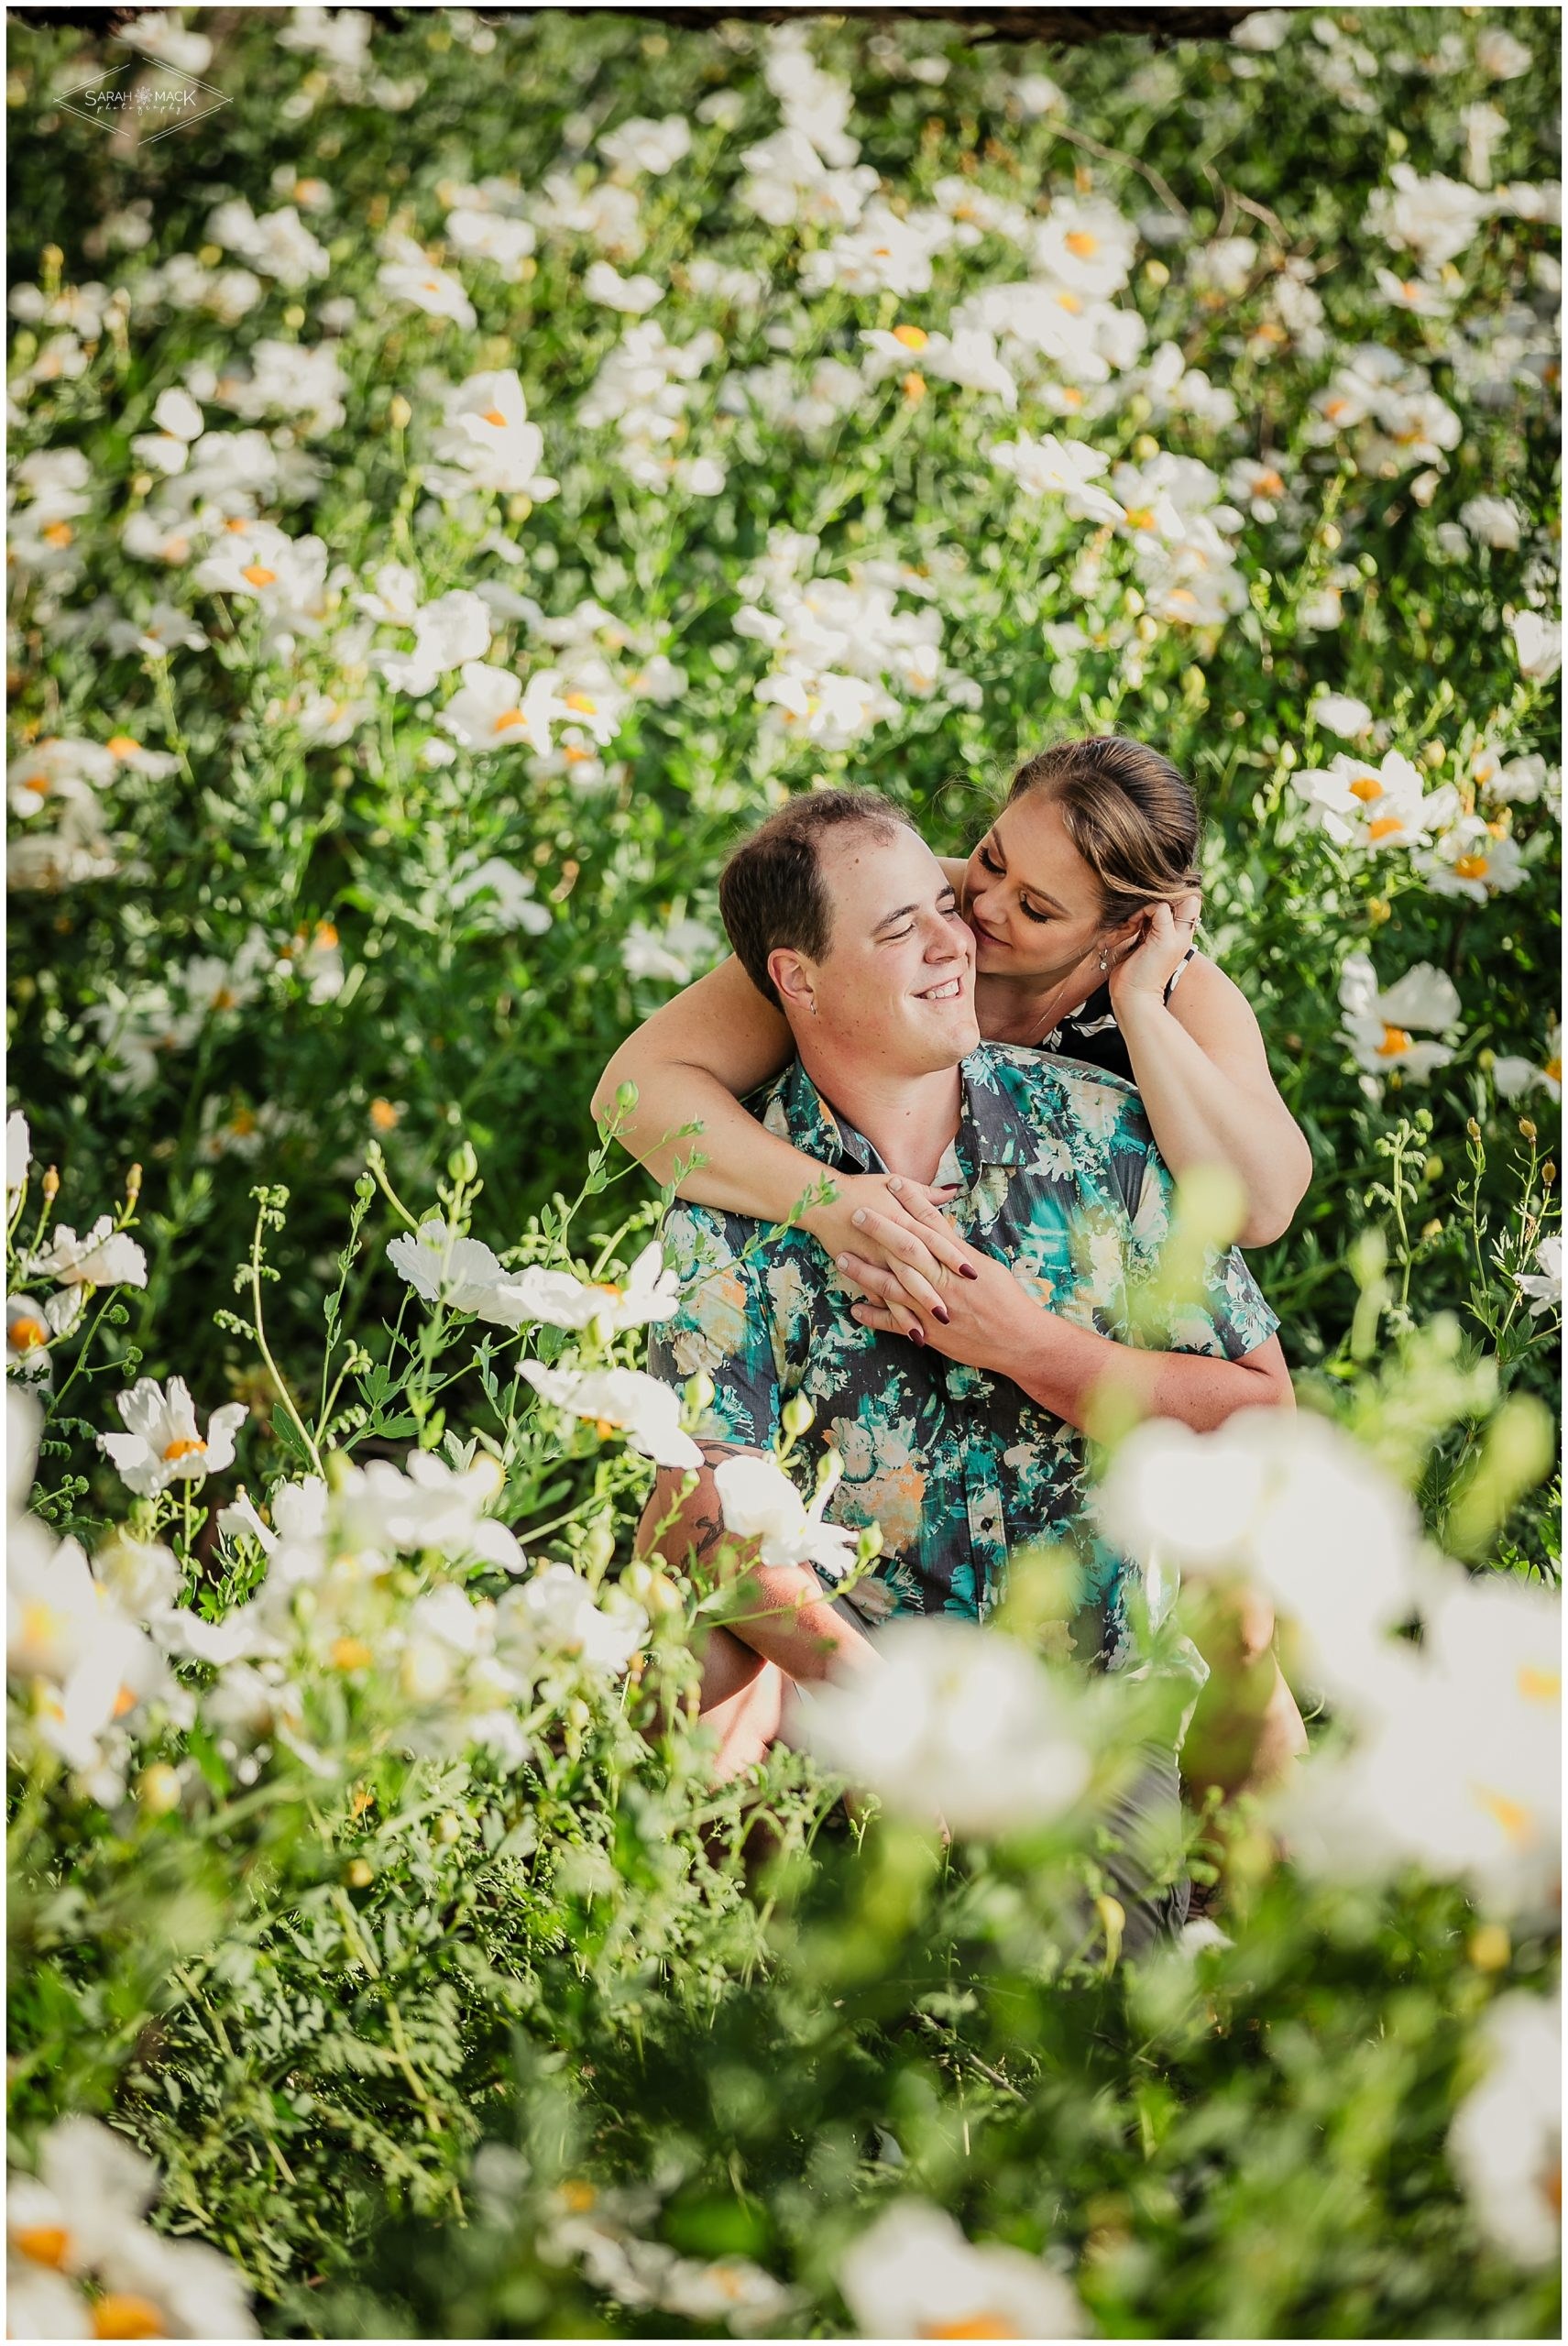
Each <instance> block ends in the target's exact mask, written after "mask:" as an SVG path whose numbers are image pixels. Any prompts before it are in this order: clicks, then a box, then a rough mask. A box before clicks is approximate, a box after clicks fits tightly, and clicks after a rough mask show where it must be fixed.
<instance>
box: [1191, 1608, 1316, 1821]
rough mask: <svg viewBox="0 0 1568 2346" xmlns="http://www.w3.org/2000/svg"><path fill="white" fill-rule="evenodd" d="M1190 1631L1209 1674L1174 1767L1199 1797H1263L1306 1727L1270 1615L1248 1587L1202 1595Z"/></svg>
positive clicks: (1300, 1745) (1300, 1744)
mask: <svg viewBox="0 0 1568 2346" xmlns="http://www.w3.org/2000/svg"><path fill="white" fill-rule="evenodd" d="M1193 1634H1194V1637H1195V1639H1196V1642H1197V1645H1198V1648H1199V1650H1200V1651H1201V1654H1202V1656H1203V1658H1204V1660H1205V1661H1207V1662H1208V1663H1209V1665H1210V1668H1211V1670H1212V1673H1213V1674H1212V1677H1211V1678H1210V1681H1209V1683H1208V1684H1207V1686H1205V1688H1204V1689H1203V1692H1202V1694H1201V1696H1200V1697H1199V1701H1198V1707H1197V1710H1196V1711H1195V1713H1194V1715H1193V1719H1192V1725H1191V1727H1190V1728H1189V1729H1188V1734H1187V1741H1186V1744H1185V1746H1184V1748H1183V1750H1182V1759H1181V1770H1182V1774H1183V1776H1184V1777H1185V1778H1186V1780H1187V1782H1188V1784H1189V1787H1190V1789H1191V1790H1193V1791H1195V1792H1199V1793H1200V1794H1201V1792H1203V1791H1204V1790H1205V1789H1206V1788H1207V1787H1208V1786H1209V1785H1211V1784H1213V1785H1217V1786H1218V1787H1219V1788H1220V1791H1221V1792H1222V1794H1223V1797H1224V1798H1225V1799H1226V1800H1227V1801H1229V1800H1233V1799H1234V1798H1236V1797H1237V1796H1238V1795H1239V1794H1241V1793H1243V1792H1251V1793H1257V1792H1267V1791H1269V1790H1270V1789H1271V1788H1272V1787H1273V1786H1275V1785H1276V1784H1277V1783H1278V1782H1279V1781H1280V1780H1281V1779H1282V1778H1283V1777H1284V1776H1285V1775H1286V1774H1287V1773H1288V1770H1289V1769H1290V1766H1291V1763H1292V1761H1294V1760H1296V1759H1301V1758H1302V1757H1304V1755H1305V1753H1306V1750H1307V1729H1306V1727H1305V1725H1304V1724H1303V1721H1302V1718H1301V1714H1300V1711H1299V1709H1298V1707H1297V1704H1296V1698H1295V1696H1294V1695H1293V1694H1291V1692H1290V1689H1289V1687H1288V1684H1287V1683H1286V1680H1285V1674H1284V1672H1282V1671H1281V1669H1280V1667H1279V1663H1278V1661H1277V1658H1276V1655H1275V1651H1274V1611H1273V1607H1272V1606H1270V1605H1269V1604H1268V1602H1267V1601H1266V1598H1264V1597H1262V1596H1260V1595H1258V1594H1257V1592H1256V1591H1255V1590H1254V1589H1235V1588H1216V1589H1213V1590H1211V1591H1208V1592H1205V1593H1203V1595H1202V1596H1201V1602H1200V1606H1199V1612H1198V1617H1197V1619H1196V1621H1195V1623H1194V1629H1193Z"/></svg>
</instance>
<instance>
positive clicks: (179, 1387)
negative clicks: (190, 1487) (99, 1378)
mask: <svg viewBox="0 0 1568 2346" xmlns="http://www.w3.org/2000/svg"><path fill="white" fill-rule="evenodd" d="M115 1406H116V1408H117V1409H118V1410H119V1412H120V1415H121V1417H122V1418H123V1419H124V1420H125V1421H126V1428H127V1431H126V1432H125V1433H101V1434H100V1435H99V1436H98V1447H99V1449H100V1450H101V1451H103V1453H104V1456H105V1457H106V1458H108V1459H110V1460H111V1461H112V1462H113V1464H114V1465H115V1467H116V1468H117V1469H118V1471H119V1474H120V1477H121V1479H122V1481H124V1482H126V1483H127V1484H128V1485H129V1486H130V1488H131V1489H132V1490H133V1491H135V1492H136V1493H137V1496H138V1497H140V1498H153V1497H156V1496H157V1494H158V1493H159V1491H164V1490H167V1489H168V1487H169V1485H170V1483H177V1482H179V1483H191V1482H198V1481H201V1480H202V1479H203V1478H204V1477H205V1476H206V1475H208V1474H220V1473H221V1472H222V1471H223V1469H224V1468H225V1466H229V1465H232V1464H233V1463H234V1438H235V1435H236V1432H237V1431H238V1430H239V1428H240V1427H241V1426H242V1425H243V1424H244V1423H245V1417H246V1410H245V1403H244V1402H243V1401H225V1404H224V1406H223V1408H222V1409H214V1411H213V1414H212V1416H211V1417H210V1418H209V1420H207V1431H206V1432H205V1434H203V1433H202V1432H201V1431H199V1429H198V1427H197V1424H196V1409H195V1404H194V1403H193V1402H192V1398H191V1396H190V1393H189V1391H188V1389H187V1387H186V1386H185V1382H184V1380H183V1378H182V1377H179V1376H171V1377H170V1380H169V1389H168V1391H167V1393H166V1392H165V1391H164V1389H163V1387H162V1386H161V1385H159V1382H158V1379H157V1378H156V1377H154V1376H143V1377H139V1378H138V1379H137V1382H136V1384H135V1385H133V1386H132V1387H131V1389H130V1391H129V1392H128V1393H121V1394H120V1395H118V1396H117V1398H116V1402H115Z"/></svg>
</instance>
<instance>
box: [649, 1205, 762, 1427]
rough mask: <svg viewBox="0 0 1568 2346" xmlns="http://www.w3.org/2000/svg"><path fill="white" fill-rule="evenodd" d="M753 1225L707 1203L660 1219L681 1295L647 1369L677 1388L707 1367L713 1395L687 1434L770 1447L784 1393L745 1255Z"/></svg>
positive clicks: (653, 1337)
mask: <svg viewBox="0 0 1568 2346" xmlns="http://www.w3.org/2000/svg"><path fill="white" fill-rule="evenodd" d="M754 1228H755V1225H754V1224H749V1223H747V1222H742V1221H741V1220H740V1218H739V1216H737V1215H734V1214H726V1213H718V1212H715V1211H713V1210H712V1209H710V1208H708V1207H707V1206H677V1207H676V1208H675V1209H674V1211H673V1212H672V1213H670V1214H669V1215H668V1216H667V1217H666V1219H665V1222H664V1228H663V1241H664V1258H665V1261H666V1262H667V1263H668V1264H669V1265H670V1266H672V1267H673V1269H674V1272H675V1274H676V1277H678V1278H679V1280H680V1282H681V1299H680V1302H679V1304H678V1305H677V1307H676V1309H675V1310H674V1311H673V1312H672V1313H671V1314H670V1316H669V1318H668V1319H667V1320H662V1321H659V1322H658V1323H657V1325H656V1326H655V1327H654V1328H653V1329H652V1331H651V1332H650V1339H649V1344H648V1373H649V1375H650V1376H656V1377H658V1378H659V1380H660V1381H661V1383H663V1384H665V1385H674V1386H683V1385H685V1381H686V1379H687V1378H688V1377H689V1376H696V1375H697V1374H698V1372H699V1371H705V1372H706V1373H707V1376H710V1377H711V1378H712V1380H713V1387H714V1392H713V1399H712V1400H711V1401H710V1402H709V1404H708V1406H707V1409H705V1410H704V1411H703V1413H702V1416H701V1417H700V1419H699V1420H697V1422H696V1425H695V1426H694V1427H693V1429H692V1431H693V1432H694V1434H695V1435H696V1438H697V1440H698V1441H702V1442H746V1443H749V1444H753V1445H755V1446H756V1447H757V1448H759V1449H766V1448H768V1447H769V1446H770V1445H771V1444H772V1442H773V1439H774V1437H775V1435H776V1434H777V1432H778V1431H779V1410H780V1406H781V1401H782V1396H781V1393H780V1388H779V1375H778V1367H777V1364H776V1361H775V1359H774V1354H773V1331H772V1326H771V1315H770V1312H769V1310H768V1304H767V1298H766V1296H765V1294H764V1292H763V1288H762V1281H761V1279H760V1278H759V1277H757V1275H756V1268H755V1265H754V1263H753V1262H752V1261H751V1260H749V1259H748V1258H747V1256H746V1255H745V1253H744V1248H745V1243H746V1238H747V1235H748V1233H750V1232H751V1231H753V1230H754Z"/></svg>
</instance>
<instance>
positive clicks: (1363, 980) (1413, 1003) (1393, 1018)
mask: <svg viewBox="0 0 1568 2346" xmlns="http://www.w3.org/2000/svg"><path fill="white" fill-rule="evenodd" d="M1339 998H1340V1006H1341V1008H1342V1009H1343V1012H1344V1014H1345V1021H1344V1026H1343V1034H1344V1037H1345V1040H1346V1041H1347V1042H1348V1043H1349V1045H1350V1047H1351V1050H1352V1053H1353V1054H1354V1058H1355V1061H1356V1064H1357V1065H1358V1066H1359V1067H1360V1068H1362V1069H1364V1070H1365V1073H1366V1074H1367V1075H1368V1076H1371V1077H1378V1076H1384V1075H1387V1073H1388V1072H1389V1071H1390V1069H1394V1068H1398V1069H1400V1071H1401V1072H1402V1073H1403V1074H1405V1075H1407V1076H1409V1077H1411V1078H1412V1079H1413V1080H1416V1081H1418V1082H1423V1081H1424V1080H1426V1078H1427V1077H1428V1076H1430V1075H1432V1074H1435V1072H1436V1071H1437V1069H1439V1068H1442V1067H1446V1066H1447V1065H1448V1063H1449V1061H1450V1060H1451V1059H1452V1058H1453V1051H1452V1050H1451V1049H1450V1048H1449V1047H1448V1046H1447V1045H1446V1044H1444V1043H1431V1042H1418V1041H1417V1040H1416V1039H1415V1035H1414V1032H1413V1031H1412V1030H1413V1029H1415V1028H1417V1027H1425V1028H1427V1029H1428V1030H1429V1031H1430V1030H1434V1029H1435V1030H1444V1029H1452V1028H1453V1027H1455V1026H1457V1025H1461V1024H1462V1023H1463V1022H1462V1020H1461V1018H1460V1010H1459V993H1458V990H1457V989H1456V987H1455V986H1454V983H1453V979H1452V978H1449V977H1447V976H1445V975H1444V973H1443V971H1442V970H1435V969H1433V968H1432V966H1431V962H1430V961H1418V962H1417V964H1416V966H1415V968H1414V969H1413V970H1406V972H1405V974H1404V976H1403V977H1402V978H1400V979H1398V981H1397V982H1396V983H1395V984H1393V985H1391V986H1389V987H1387V989H1383V990H1380V989H1379V987H1378V983H1377V972H1376V970H1375V969H1374V968H1373V966H1372V963H1371V960H1370V959H1368V957H1367V956H1366V955H1365V953H1352V954H1351V955H1350V956H1349V957H1348V959H1346V961H1345V964H1344V967H1343V970H1341V972H1340V983H1339Z"/></svg>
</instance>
